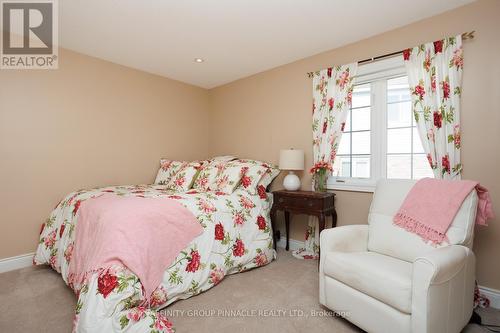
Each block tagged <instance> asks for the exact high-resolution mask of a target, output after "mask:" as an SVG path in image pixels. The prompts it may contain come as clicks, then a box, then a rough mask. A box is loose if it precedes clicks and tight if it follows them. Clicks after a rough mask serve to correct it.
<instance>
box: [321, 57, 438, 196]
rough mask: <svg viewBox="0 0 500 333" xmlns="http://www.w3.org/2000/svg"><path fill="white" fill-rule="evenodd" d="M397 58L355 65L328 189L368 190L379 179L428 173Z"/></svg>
mask: <svg viewBox="0 0 500 333" xmlns="http://www.w3.org/2000/svg"><path fill="white" fill-rule="evenodd" d="M403 66H404V64H403V61H402V59H400V58H399V57H398V58H392V59H387V60H384V61H380V62H377V63H371V64H368V65H364V66H363V65H361V66H360V67H359V69H358V75H357V78H356V80H357V81H356V85H355V86H354V90H353V94H352V106H351V109H350V111H349V114H348V116H347V121H346V124H345V127H344V133H343V135H342V138H341V141H340V145H339V149H338V151H337V156H336V158H335V161H334V163H333V172H332V175H331V176H330V178H329V180H328V188H332V189H348V190H360V191H373V189H374V187H375V183H376V181H377V180H378V179H379V178H392V179H395V178H399V179H420V178H423V177H433V172H432V169H431V167H430V166H429V164H428V162H427V157H426V154H425V152H424V149H423V147H422V143H421V141H420V136H419V134H418V129H417V128H416V124H415V120H414V118H413V114H412V111H411V98H410V90H409V86H408V78H407V77H406V74H405V69H404V67H403Z"/></svg>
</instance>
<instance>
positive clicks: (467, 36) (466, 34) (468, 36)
mask: <svg viewBox="0 0 500 333" xmlns="http://www.w3.org/2000/svg"><path fill="white" fill-rule="evenodd" d="M475 32H476V31H475V30H472V31H471V32H464V33H463V34H462V40H467V39H472V38H474V33H475ZM402 53H403V51H397V52H392V53H387V54H384V55H380V56H377V57H373V58H368V59H363V60H360V61H358V65H361V64H368V63H370V62H375V61H378V60H382V59H386V58H390V57H394V56H397V55H400V54H402ZM315 73H319V71H316V72H309V73H307V76H308V77H309V78H312V77H314V74H315Z"/></svg>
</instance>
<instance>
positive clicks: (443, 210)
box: [393, 178, 494, 245]
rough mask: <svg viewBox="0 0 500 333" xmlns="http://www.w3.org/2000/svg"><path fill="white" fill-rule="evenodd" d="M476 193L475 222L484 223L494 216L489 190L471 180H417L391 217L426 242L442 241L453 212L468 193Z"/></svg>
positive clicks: (395, 222) (454, 212) (444, 238)
mask: <svg viewBox="0 0 500 333" xmlns="http://www.w3.org/2000/svg"><path fill="white" fill-rule="evenodd" d="M472 190H475V191H477V194H478V199H479V200H478V206H477V213H476V223H477V224H480V225H487V224H486V221H487V220H488V219H490V218H494V213H493V209H492V207H491V199H490V195H489V193H488V190H487V189H485V188H484V187H482V186H481V185H479V183H478V182H475V181H471V180H453V181H451V180H441V179H432V178H424V179H421V180H419V181H418V182H417V183H416V184H415V185H414V186H413V187H412V189H411V190H410V192H409V193H408V195H407V196H406V198H405V200H404V202H403V204H402V205H401V208H400V209H399V211H398V212H397V213H396V215H395V216H394V219H393V221H394V224H395V225H398V226H400V227H402V228H404V229H406V230H407V231H410V232H413V233H415V234H417V235H419V236H420V237H422V238H423V239H424V240H425V241H430V242H431V243H433V244H436V245H437V244H441V243H442V242H443V241H444V240H446V232H447V231H448V228H449V227H450V225H451V223H452V222H453V220H454V218H455V215H456V214H457V212H458V210H459V209H460V207H461V206H462V203H463V202H464V200H465V198H466V197H467V195H469V193H470V192H471V191H472Z"/></svg>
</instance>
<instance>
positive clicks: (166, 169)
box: [155, 159, 185, 185]
mask: <svg viewBox="0 0 500 333" xmlns="http://www.w3.org/2000/svg"><path fill="white" fill-rule="evenodd" d="M184 163H185V162H180V161H171V160H166V159H161V160H160V169H159V170H158V173H157V174H156V179H155V184H157V185H165V184H167V183H168V182H169V181H170V179H171V178H172V176H173V175H174V174H175V173H176V172H177V171H179V170H180V168H181V167H182V166H183V164H184Z"/></svg>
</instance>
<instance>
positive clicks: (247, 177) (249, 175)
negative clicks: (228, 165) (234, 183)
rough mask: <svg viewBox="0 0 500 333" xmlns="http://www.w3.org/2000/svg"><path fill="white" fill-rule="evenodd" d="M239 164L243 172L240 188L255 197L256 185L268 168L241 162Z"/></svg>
mask: <svg viewBox="0 0 500 333" xmlns="http://www.w3.org/2000/svg"><path fill="white" fill-rule="evenodd" d="M239 164H240V165H241V166H242V170H244V172H243V176H242V177H241V181H240V187H242V188H244V189H245V190H246V191H247V192H248V193H250V194H251V195H256V194H257V185H258V184H259V182H260V180H261V179H262V177H263V176H264V175H265V174H266V173H267V170H269V168H268V167H267V166H264V165H262V164H250V163H246V162H241V161H240V163H239Z"/></svg>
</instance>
